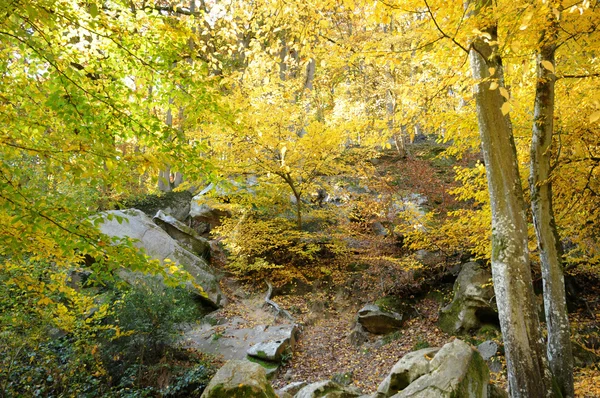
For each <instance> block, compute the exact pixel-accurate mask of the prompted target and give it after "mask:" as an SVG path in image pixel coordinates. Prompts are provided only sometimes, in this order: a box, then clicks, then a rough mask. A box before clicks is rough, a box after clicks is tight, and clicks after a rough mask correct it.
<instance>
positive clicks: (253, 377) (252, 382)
mask: <svg viewBox="0 0 600 398" xmlns="http://www.w3.org/2000/svg"><path fill="white" fill-rule="evenodd" d="M234 397H235V398H277V395H275V391H274V390H273V387H271V385H270V384H269V382H268V381H267V376H266V374H265V370H264V369H263V367H262V366H260V365H258V364H256V363H252V362H248V361H229V362H227V363H226V364H225V365H224V366H223V367H222V368H221V369H219V371H218V372H217V374H216V375H215V376H214V377H213V378H212V380H211V381H210V383H209V384H208V386H207V387H206V389H205V390H204V393H202V397H201V398H234Z"/></svg>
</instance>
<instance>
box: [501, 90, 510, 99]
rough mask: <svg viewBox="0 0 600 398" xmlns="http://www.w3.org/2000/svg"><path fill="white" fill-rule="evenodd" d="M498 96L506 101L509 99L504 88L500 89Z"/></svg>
mask: <svg viewBox="0 0 600 398" xmlns="http://www.w3.org/2000/svg"><path fill="white" fill-rule="evenodd" d="M500 95H501V96H503V97H504V98H506V99H509V98H510V95H509V94H508V90H507V89H506V88H504V87H500Z"/></svg>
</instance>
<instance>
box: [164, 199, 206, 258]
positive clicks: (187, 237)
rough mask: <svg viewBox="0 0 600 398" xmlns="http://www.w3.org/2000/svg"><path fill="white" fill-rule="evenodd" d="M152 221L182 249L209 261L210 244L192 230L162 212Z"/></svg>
mask: <svg viewBox="0 0 600 398" xmlns="http://www.w3.org/2000/svg"><path fill="white" fill-rule="evenodd" d="M152 220H153V221H154V222H155V223H156V224H157V225H158V226H159V227H161V228H162V229H164V230H165V232H166V233H168V234H169V236H170V237H171V238H173V239H175V240H176V241H177V242H178V243H179V244H181V245H182V246H183V247H185V248H187V249H188V250H190V251H191V252H193V253H195V254H197V255H199V256H202V257H203V258H204V259H205V260H209V259H210V250H211V248H210V243H209V242H208V240H207V239H206V238H203V237H202V236H200V235H199V234H197V233H196V231H194V230H193V229H192V228H190V227H188V226H187V225H185V224H184V223H182V222H180V221H178V220H177V219H176V218H175V217H173V216H170V215H168V214H165V213H164V212H163V211H162V210H159V211H158V212H157V213H156V215H155V216H154V217H153V218H152Z"/></svg>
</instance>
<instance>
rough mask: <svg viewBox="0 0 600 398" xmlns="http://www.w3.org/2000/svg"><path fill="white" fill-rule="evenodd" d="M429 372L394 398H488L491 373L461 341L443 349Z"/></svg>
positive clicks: (435, 358) (474, 352)
mask: <svg viewBox="0 0 600 398" xmlns="http://www.w3.org/2000/svg"><path fill="white" fill-rule="evenodd" d="M429 367H430V371H429V372H428V373H427V374H424V375H422V376H421V377H419V378H417V379H416V380H414V381H413V382H412V383H410V384H409V385H408V386H407V387H406V388H405V389H403V390H401V391H399V392H398V393H396V394H395V395H392V397H394V398H408V397H410V398H416V397H419V398H425V397H447V398H451V397H460V398H487V393H488V384H489V378H490V375H489V370H488V368H487V365H486V364H485V361H484V360H483V359H482V358H481V355H479V353H478V352H477V351H476V350H474V349H472V348H471V346H469V345H468V344H467V343H465V342H463V341H461V340H458V339H457V340H454V341H453V342H451V343H448V344H446V345H444V346H443V347H442V348H441V349H440V350H439V352H438V353H437V354H436V355H435V356H434V357H433V359H431V361H430V363H429Z"/></svg>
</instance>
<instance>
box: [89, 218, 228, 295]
mask: <svg viewBox="0 0 600 398" xmlns="http://www.w3.org/2000/svg"><path fill="white" fill-rule="evenodd" d="M101 215H102V217H103V221H102V223H100V225H99V227H100V231H101V232H102V233H103V234H106V235H108V236H111V237H117V238H131V239H134V240H136V241H135V243H134V244H135V245H136V246H137V247H138V248H140V249H142V250H144V251H145V252H146V254H147V255H148V256H150V257H152V258H154V259H157V260H159V261H161V262H164V261H165V259H169V260H171V261H173V262H175V263H177V264H178V265H180V266H181V267H182V268H183V269H185V270H186V271H187V272H189V273H190V275H191V276H192V277H193V278H194V281H195V283H196V284H198V285H200V286H201V287H202V289H203V290H204V292H205V293H206V295H207V296H208V297H207V299H208V301H209V302H210V303H211V304H213V305H215V306H219V305H222V304H223V303H224V296H223V294H222V292H221V289H220V288H219V283H218V280H217V278H216V276H215V274H214V272H213V270H212V269H211V268H210V266H209V265H208V264H207V263H206V261H205V260H204V259H202V258H201V257H198V256H196V255H195V254H193V253H191V252H190V251H188V250H186V249H184V248H183V247H181V246H180V245H179V244H178V243H177V242H176V241H175V240H174V239H173V238H171V237H170V236H169V235H168V234H167V233H166V232H165V231H164V230H162V229H161V228H160V227H159V226H158V225H156V224H155V223H154V222H152V220H151V219H150V218H149V217H148V216H147V215H145V214H144V213H143V212H142V211H140V210H137V209H128V210H111V211H106V212H103V213H101ZM119 221H121V222H119ZM124 277H125V279H126V280H127V279H132V278H134V275H132V274H129V273H126V274H125V275H124Z"/></svg>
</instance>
